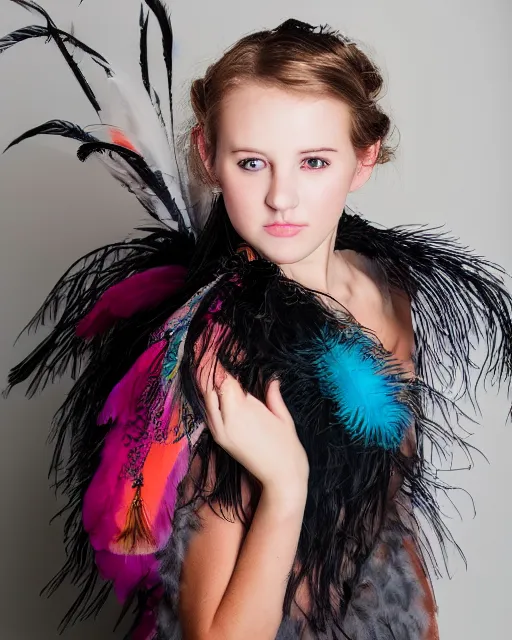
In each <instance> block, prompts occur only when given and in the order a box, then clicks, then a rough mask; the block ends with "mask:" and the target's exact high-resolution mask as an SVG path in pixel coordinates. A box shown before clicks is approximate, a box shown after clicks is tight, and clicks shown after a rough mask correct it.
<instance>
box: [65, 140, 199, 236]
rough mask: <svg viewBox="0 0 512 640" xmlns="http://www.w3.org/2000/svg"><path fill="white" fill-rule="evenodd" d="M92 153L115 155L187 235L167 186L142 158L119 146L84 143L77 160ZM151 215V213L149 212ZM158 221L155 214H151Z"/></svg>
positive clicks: (181, 217) (159, 174) (102, 143)
mask: <svg viewBox="0 0 512 640" xmlns="http://www.w3.org/2000/svg"><path fill="white" fill-rule="evenodd" d="M92 153H116V154H117V155H119V156H121V158H122V159H123V160H125V161H126V163H127V164H128V165H129V166H130V167H131V169H132V170H133V171H134V172H135V173H136V175H137V176H139V178H140V180H141V182H142V183H143V184H144V185H146V186H147V188H148V189H150V190H151V191H152V192H153V193H154V194H155V196H156V197H157V198H158V199H159V200H160V201H161V202H162V204H163V205H164V206H165V208H166V209H167V211H168V212H169V213H170V215H171V218H172V219H173V220H174V221H175V222H177V223H178V230H179V232H180V233H183V234H184V235H186V234H187V230H186V228H185V223H184V221H183V216H182V215H181V212H180V210H179V209H178V207H177V205H176V202H175V201H174V198H173V197H172V196H171V194H170V193H169V190H168V188H167V185H166V184H165V182H164V179H163V177H162V174H161V173H160V171H157V170H155V171H153V170H152V169H150V167H149V166H148V164H147V162H146V161H145V160H144V158H143V157H142V156H141V155H139V154H138V153H136V152H135V151H132V150H131V149H127V148H126V147H123V146H121V145H117V144H113V143H109V142H86V143H84V144H83V145H81V147H80V148H79V149H78V153H77V155H78V158H79V160H81V161H82V162H84V161H85V160H86V159H87V158H88V157H89V156H90V155H91V154H92ZM150 213H151V212H150ZM152 215H153V217H154V218H155V219H156V220H158V217H157V216H156V214H152Z"/></svg>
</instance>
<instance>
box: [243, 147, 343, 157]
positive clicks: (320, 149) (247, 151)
mask: <svg viewBox="0 0 512 640" xmlns="http://www.w3.org/2000/svg"><path fill="white" fill-rule="evenodd" d="M326 151H330V152H332V153H338V149H333V148H332V147H320V148H318V149H306V150H305V151H299V155H303V154H305V153H320V152H326ZM231 153H258V154H259V155H261V156H263V155H265V153H264V152H263V151H261V150H259V149H253V148H249V147H244V148H243V149H238V148H237V149H232V150H231Z"/></svg>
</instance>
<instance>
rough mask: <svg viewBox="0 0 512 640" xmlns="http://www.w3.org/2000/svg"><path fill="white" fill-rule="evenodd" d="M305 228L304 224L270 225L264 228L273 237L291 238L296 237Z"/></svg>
mask: <svg viewBox="0 0 512 640" xmlns="http://www.w3.org/2000/svg"><path fill="white" fill-rule="evenodd" d="M305 226H306V225H304V224H301V225H299V224H270V225H267V226H266V227H264V228H265V231H266V232H267V233H270V235H271V236H279V237H280V238H289V237H290V236H296V235H297V234H298V233H299V232H300V231H301V230H302V229H304V227H305Z"/></svg>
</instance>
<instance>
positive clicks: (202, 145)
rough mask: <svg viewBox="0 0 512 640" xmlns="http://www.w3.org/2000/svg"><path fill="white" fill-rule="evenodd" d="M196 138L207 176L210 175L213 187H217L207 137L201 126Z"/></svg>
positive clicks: (195, 135) (198, 126) (195, 134)
mask: <svg viewBox="0 0 512 640" xmlns="http://www.w3.org/2000/svg"><path fill="white" fill-rule="evenodd" d="M194 138H195V143H196V145H197V150H198V152H199V156H200V158H201V160H202V162H203V166H204V169H205V171H206V174H207V175H208V178H209V180H210V182H211V185H212V186H213V185H216V184H217V179H216V178H215V175H214V173H213V167H212V162H211V158H210V156H209V154H208V147H207V145H206V137H205V135H204V129H203V127H202V126H201V125H197V127H196V128H195V130H194Z"/></svg>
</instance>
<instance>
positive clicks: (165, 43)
mask: <svg viewBox="0 0 512 640" xmlns="http://www.w3.org/2000/svg"><path fill="white" fill-rule="evenodd" d="M144 2H145V3H146V5H147V6H148V8H149V9H150V10H151V11H152V12H153V14H154V15H155V17H156V19H157V21H158V25H159V27H160V31H161V34H162V52H163V56H164V62H165V68H166V71H167V89H168V97H169V114H170V127H169V136H170V141H171V144H172V148H173V153H174V157H175V159H176V167H177V169H178V178H179V183H180V187H181V192H182V193H186V189H185V185H184V183H183V179H182V177H181V173H180V169H179V162H178V154H177V153H176V142H175V136H174V104H173V92H172V72H173V59H172V50H173V43H174V36H173V32H172V23H171V19H170V16H169V13H168V11H167V7H166V6H165V4H164V3H163V2H162V1H161V0H144Z"/></svg>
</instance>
